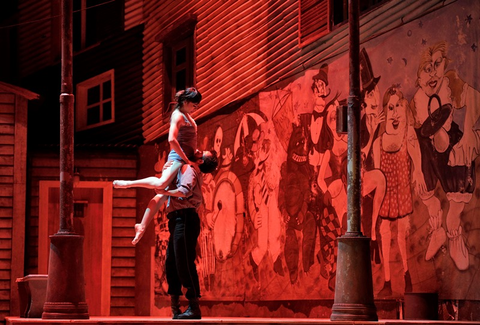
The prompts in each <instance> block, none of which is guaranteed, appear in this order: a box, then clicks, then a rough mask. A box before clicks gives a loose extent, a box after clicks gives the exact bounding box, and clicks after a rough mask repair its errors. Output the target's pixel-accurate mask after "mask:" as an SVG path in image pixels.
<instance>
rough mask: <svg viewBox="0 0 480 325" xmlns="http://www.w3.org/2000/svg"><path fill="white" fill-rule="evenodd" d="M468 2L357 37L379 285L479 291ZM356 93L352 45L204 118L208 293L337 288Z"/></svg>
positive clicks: (254, 294) (224, 295) (475, 9)
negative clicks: (345, 120)
mask: <svg viewBox="0 0 480 325" xmlns="http://www.w3.org/2000/svg"><path fill="white" fill-rule="evenodd" d="M464 2H465V3H467V1H464ZM462 3H463V2H462V1H459V2H457V3H456V5H455V6H447V7H446V8H445V9H444V10H441V11H436V12H434V13H432V14H429V15H427V16H424V17H423V18H421V19H419V20H416V21H414V22H412V23H410V24H407V25H404V26H402V27H399V28H397V29H395V30H394V31H391V32H389V33H387V34H384V35H382V36H379V37H377V38H375V39H373V40H371V41H369V42H367V43H364V44H362V46H361V53H360V67H361V69H360V74H361V75H360V78H361V155H362V170H361V175H362V213H361V214H362V217H361V218H362V232H363V233H364V234H365V235H366V236H368V237H370V238H371V239H372V241H371V263H372V272H373V283H374V293H375V297H376V298H395V297H400V296H403V294H404V293H405V292H412V291H414V292H438V293H439V295H440V298H442V299H467V300H480V281H478V280H479V279H478V275H477V273H478V272H477V271H478V269H479V266H480V258H479V257H480V251H479V249H478V247H479V246H480V220H479V218H478V215H480V202H479V196H480V191H479V186H478V181H479V180H478V177H479V176H478V174H479V170H478V169H479V167H478V165H479V163H480V161H479V160H478V158H477V157H478V155H479V153H480V125H479V123H480V120H479V117H480V95H479V90H480V78H479V75H478V63H479V62H480V58H479V49H478V44H479V39H478V35H479V34H480V17H479V16H478V15H479V13H480V5H479V3H478V2H472V1H468V6H465V7H466V8H468V9H464V8H463V7H462ZM472 3H473V4H472ZM440 27H441V28H440ZM348 92H349V91H348V57H347V54H343V55H342V56H339V57H335V58H332V59H329V60H326V61H325V62H319V64H318V66H317V67H316V68H315V69H310V70H307V71H305V73H304V74H303V75H302V76H299V77H298V78H296V79H294V80H291V81H290V82H289V83H288V84H284V85H283V86H281V87H278V89H276V90H272V91H268V92H262V93H260V94H258V95H257V96H255V97H254V98H251V99H250V100H248V101H247V102H246V103H244V104H243V105H242V106H241V107H240V108H239V109H237V110H236V111H234V112H232V113H228V114H219V115H218V116H216V117H213V118H212V119H210V120H209V121H208V122H206V123H204V124H202V125H200V126H199V131H198V132H199V137H198V138H199V141H200V143H199V144H198V146H199V149H201V150H204V149H215V150H216V151H217V152H218V153H220V167H219V169H218V171H217V172H216V173H214V174H212V175H208V176H206V178H205V182H204V184H203V187H204V199H205V204H204V207H203V208H202V210H201V212H200V215H201V218H202V231H201V234H200V237H199V242H198V244H199V245H198V271H199V277H200V282H201V286H202V297H203V299H206V300H208V299H212V300H252V301H258V300H295V299H322V298H330V299H331V298H333V295H334V288H335V276H336V254H337V246H336V238H337V237H338V236H340V235H342V234H343V233H344V232H345V231H346V216H347V194H346V186H347V184H346V168H347V135H346V134H341V133H337V131H336V118H337V108H338V107H340V106H341V105H345V104H346V103H347V99H348ZM158 151H159V166H162V165H163V161H164V159H165V154H164V152H163V151H162V150H161V149H160V148H159V150H158ZM156 227H157V246H156V255H155V256H156V263H157V268H156V287H155V292H156V294H157V295H166V281H165V276H164V274H163V267H164V264H163V263H164V258H165V256H164V255H165V248H166V240H167V239H168V235H167V233H166V232H167V231H168V230H167V228H166V225H165V218H164V217H163V213H162V212H161V213H160V214H159V216H158V218H157V220H156Z"/></svg>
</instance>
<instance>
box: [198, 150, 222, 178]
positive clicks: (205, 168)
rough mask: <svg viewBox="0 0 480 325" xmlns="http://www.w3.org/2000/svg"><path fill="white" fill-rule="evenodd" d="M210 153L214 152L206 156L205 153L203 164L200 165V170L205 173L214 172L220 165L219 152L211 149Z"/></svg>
mask: <svg viewBox="0 0 480 325" xmlns="http://www.w3.org/2000/svg"><path fill="white" fill-rule="evenodd" d="M210 153H211V154H212V155H211V156H207V157H205V155H203V164H200V165H199V166H198V168H199V169H200V171H201V172H202V173H204V174H208V173H211V172H213V171H214V170H215V169H217V166H218V158H217V152H216V151H215V150H211V151H210Z"/></svg>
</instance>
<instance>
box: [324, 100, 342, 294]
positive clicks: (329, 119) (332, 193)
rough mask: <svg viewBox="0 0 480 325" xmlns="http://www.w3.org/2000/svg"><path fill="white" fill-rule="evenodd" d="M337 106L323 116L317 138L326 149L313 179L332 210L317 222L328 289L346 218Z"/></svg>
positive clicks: (329, 106) (335, 102) (332, 104)
mask: <svg viewBox="0 0 480 325" xmlns="http://www.w3.org/2000/svg"><path fill="white" fill-rule="evenodd" d="M338 106H339V102H338V100H337V97H335V98H333V99H332V100H331V101H330V102H329V103H328V104H327V105H326V111H327V116H326V118H325V119H324V121H323V127H322V136H321V138H322V142H323V143H324V145H325V149H326V150H325V153H324V154H323V159H322V161H321V163H320V170H319V172H318V177H317V183H318V187H319V189H320V190H321V191H322V193H323V195H324V196H325V197H324V202H328V203H327V205H329V206H331V207H332V208H333V211H332V210H328V209H324V210H323V215H321V219H320V223H321V227H320V230H321V232H322V234H323V236H322V240H323V242H321V248H322V250H323V251H324V253H325V254H324V256H325V259H326V261H325V262H327V264H326V271H327V272H328V278H329V287H330V289H331V290H333V288H334V277H335V275H336V268H337V266H336V256H337V249H336V245H335V243H336V241H335V239H336V238H337V237H338V236H341V234H342V221H343V220H344V219H346V215H347V134H341V133H337V107H338ZM332 212H334V213H332Z"/></svg>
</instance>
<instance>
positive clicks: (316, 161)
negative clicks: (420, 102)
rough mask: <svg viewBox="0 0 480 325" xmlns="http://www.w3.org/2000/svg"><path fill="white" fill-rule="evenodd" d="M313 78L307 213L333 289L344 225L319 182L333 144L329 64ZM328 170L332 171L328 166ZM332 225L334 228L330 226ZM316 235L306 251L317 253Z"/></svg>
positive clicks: (322, 270)
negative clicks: (328, 121)
mask: <svg viewBox="0 0 480 325" xmlns="http://www.w3.org/2000/svg"><path fill="white" fill-rule="evenodd" d="M312 79H313V83H312V86H311V89H312V91H313V94H314V99H315V104H314V108H313V112H312V116H311V122H310V125H309V130H310V138H309V149H310V154H309V156H308V162H309V164H310V165H311V166H312V170H311V171H310V173H311V176H310V178H311V179H310V190H311V200H310V202H309V204H308V214H307V216H309V214H312V215H313V216H314V219H315V221H316V231H317V230H318V234H319V241H320V249H319V251H318V252H317V260H318V262H319V263H320V275H321V276H322V277H323V278H325V279H326V280H328V288H329V289H330V290H332V291H333V290H334V286H335V274H336V273H335V271H334V270H335V256H336V255H335V254H336V251H335V250H336V249H335V239H336V238H337V236H339V235H340V234H341V231H338V228H341V224H340V225H338V223H339V221H338V215H337V214H336V211H335V209H334V207H333V206H332V202H331V197H330V196H329V195H325V194H326V193H325V192H322V191H321V189H320V184H319V182H318V179H319V172H320V169H321V168H322V162H323V163H324V162H325V161H324V154H325V151H327V150H331V148H332V146H333V139H332V137H331V134H330V131H329V130H328V129H326V126H325V125H326V119H327V114H328V110H327V109H326V108H327V107H328V105H326V103H325V100H326V98H327V97H328V96H329V95H330V93H331V89H330V88H329V82H328V64H326V63H324V64H322V65H321V67H320V69H319V71H318V73H317V74H316V75H314V76H313V77H312ZM338 96H339V94H338V93H337V94H336V96H335V99H336V98H338ZM335 99H334V100H335ZM330 103H332V101H330ZM326 171H328V173H331V171H330V170H329V169H328V167H327V170H326ZM332 225H333V227H331V228H330V226H332ZM309 227H310V226H309V225H306V228H309ZM313 236H314V237H313V240H312V241H311V242H312V245H311V246H312V247H309V246H305V245H308V244H309V242H308V241H307V242H305V243H304V246H305V247H304V251H312V253H313V250H314V248H315V236H316V233H314V234H313ZM307 257H308V255H307ZM304 258H305V257H304Z"/></svg>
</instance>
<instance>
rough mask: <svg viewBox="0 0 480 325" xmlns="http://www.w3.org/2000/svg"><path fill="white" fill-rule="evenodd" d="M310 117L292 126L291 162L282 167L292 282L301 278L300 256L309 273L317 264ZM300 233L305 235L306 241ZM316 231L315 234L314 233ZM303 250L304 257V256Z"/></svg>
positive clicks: (282, 185) (285, 248) (287, 256)
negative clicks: (312, 200)
mask: <svg viewBox="0 0 480 325" xmlns="http://www.w3.org/2000/svg"><path fill="white" fill-rule="evenodd" d="M309 118H310V114H302V115H301V116H299V117H298V122H297V123H298V124H296V123H293V124H292V133H291V135H290V141H289V144H288V148H287V161H286V162H284V163H283V165H282V179H281V181H280V187H281V189H282V193H283V201H282V202H283V207H282V210H283V209H284V211H285V226H286V229H285V247H284V254H285V261H286V264H287V268H288V271H289V275H290V282H291V283H292V284H293V283H296V282H297V279H298V268H299V267H298V266H299V260H300V256H302V258H303V269H304V271H305V272H308V270H309V268H310V266H311V265H312V264H313V253H314V248H315V220H314V217H313V215H312V214H311V213H310V212H309V211H308V204H309V202H310V196H311V195H310V193H309V192H308V189H309V188H310V183H311V180H310V178H311V174H312V168H311V166H310V165H309V164H308V159H307V158H308V153H309V150H308V141H307V140H308V136H307V131H308V128H307V127H308V125H307V123H308V119H309ZM297 232H302V235H303V236H302V239H303V240H302V241H301V240H300V239H299V235H297ZM312 232H313V234H312ZM300 247H302V254H300Z"/></svg>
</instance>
